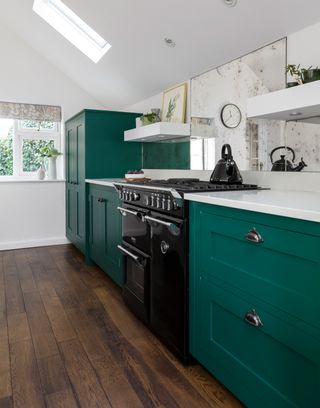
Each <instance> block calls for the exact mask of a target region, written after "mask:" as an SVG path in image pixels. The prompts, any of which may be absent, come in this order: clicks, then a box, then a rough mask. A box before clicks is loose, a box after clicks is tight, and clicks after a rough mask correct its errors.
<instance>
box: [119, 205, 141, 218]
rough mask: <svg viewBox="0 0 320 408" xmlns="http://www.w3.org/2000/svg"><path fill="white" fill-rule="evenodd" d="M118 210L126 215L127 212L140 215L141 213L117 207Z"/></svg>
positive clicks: (136, 215)
mask: <svg viewBox="0 0 320 408" xmlns="http://www.w3.org/2000/svg"><path fill="white" fill-rule="evenodd" d="M117 210H118V211H120V213H121V215H123V216H126V215H127V213H128V214H131V215H134V216H135V217H138V215H139V213H138V212H137V211H132V210H127V209H126V208H122V207H117Z"/></svg>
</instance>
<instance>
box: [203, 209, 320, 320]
mask: <svg viewBox="0 0 320 408" xmlns="http://www.w3.org/2000/svg"><path fill="white" fill-rule="evenodd" d="M198 222H199V226H198V232H199V234H200V242H199V244H198V245H197V248H198V252H199V253H198V254H197V257H198V258H197V259H198V260H199V265H198V268H199V270H200V271H201V273H202V274H203V276H204V277H206V278H207V279H208V280H210V279H219V280H221V282H224V283H226V284H228V285H230V287H236V288H239V289H241V290H242V291H244V292H246V293H248V294H251V295H253V296H256V298H257V299H261V300H263V301H265V302H267V303H269V304H270V305H273V306H274V307H276V308H278V309H280V310H282V311H283V312H285V313H288V314H290V315H291V316H292V317H293V318H294V319H300V320H302V321H305V322H307V323H308V324H310V325H313V327H315V328H320V313H319V310H320V300H319V299H320V297H319V289H320V251H319V248H320V237H318V236H312V235H307V234H301V233H299V232H294V231H289V230H285V229H277V228H274V227H270V226H267V225H263V224H259V223H258V222H255V223H252V222H248V221H246V220H239V219H237V218H230V217H222V216H219V215H215V214H213V213H212V212H210V211H208V212H207V211H200V212H199V215H198ZM253 227H255V228H256V229H257V231H258V232H259V233H260V234H261V236H262V238H263V240H264V242H263V243H260V244H255V243H251V242H248V241H247V240H246V239H245V234H246V233H247V232H248V231H250V230H251V229H252V228H253Z"/></svg>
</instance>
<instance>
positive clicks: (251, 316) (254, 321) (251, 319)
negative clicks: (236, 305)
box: [244, 309, 263, 327]
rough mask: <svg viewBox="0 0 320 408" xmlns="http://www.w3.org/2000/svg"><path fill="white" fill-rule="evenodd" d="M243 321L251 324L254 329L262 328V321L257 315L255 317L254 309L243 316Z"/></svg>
mask: <svg viewBox="0 0 320 408" xmlns="http://www.w3.org/2000/svg"><path fill="white" fill-rule="evenodd" d="M244 320H245V321H246V322H247V323H249V324H251V325H252V326H254V327H262V326H263V324H262V321H261V319H260V317H259V315H257V313H256V311H255V310H254V309H252V310H250V311H249V312H247V313H246V314H245V316H244Z"/></svg>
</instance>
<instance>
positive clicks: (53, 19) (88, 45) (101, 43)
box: [33, 0, 111, 63]
mask: <svg viewBox="0 0 320 408" xmlns="http://www.w3.org/2000/svg"><path fill="white" fill-rule="evenodd" d="M33 11H34V12H36V13H37V14H38V15H39V16H40V17H42V18H43V19H44V20H45V21H46V22H47V23H48V24H50V25H51V26H52V27H53V28H54V29H56V30H57V31H58V32H59V33H60V34H61V35H63V36H64V37H65V38H66V39H67V40H68V41H70V42H71V43H72V44H73V45H74V46H75V47H77V48H78V49H79V50H80V51H81V52H83V53H84V54H85V55H86V56H87V57H89V58H90V59H91V60H92V61H93V62H96V63H97V62H98V61H99V60H100V59H101V58H102V57H103V56H104V54H105V53H106V52H107V51H108V50H109V49H110V47H111V45H110V44H109V43H108V42H107V41H106V40H104V39H103V38H102V37H101V36H100V35H99V34H98V33H96V32H95V31H94V30H93V29H92V28H91V27H89V26H88V24H87V23H85V22H84V21H83V20H81V18H80V17H78V16H77V15H76V14H75V13H74V12H73V11H72V10H71V9H70V8H69V7H67V6H66V5H65V4H64V3H62V1H60V0H34V2H33Z"/></svg>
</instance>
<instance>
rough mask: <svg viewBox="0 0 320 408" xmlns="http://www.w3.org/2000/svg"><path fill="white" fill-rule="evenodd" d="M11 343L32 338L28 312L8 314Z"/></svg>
mask: <svg viewBox="0 0 320 408" xmlns="http://www.w3.org/2000/svg"><path fill="white" fill-rule="evenodd" d="M8 333H9V343H10V344H12V343H15V342H17V341H22V340H29V339H30V338H31V335H30V329H29V323H28V319H27V314H26V313H25V312H24V313H18V314H14V315H10V316H8Z"/></svg>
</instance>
